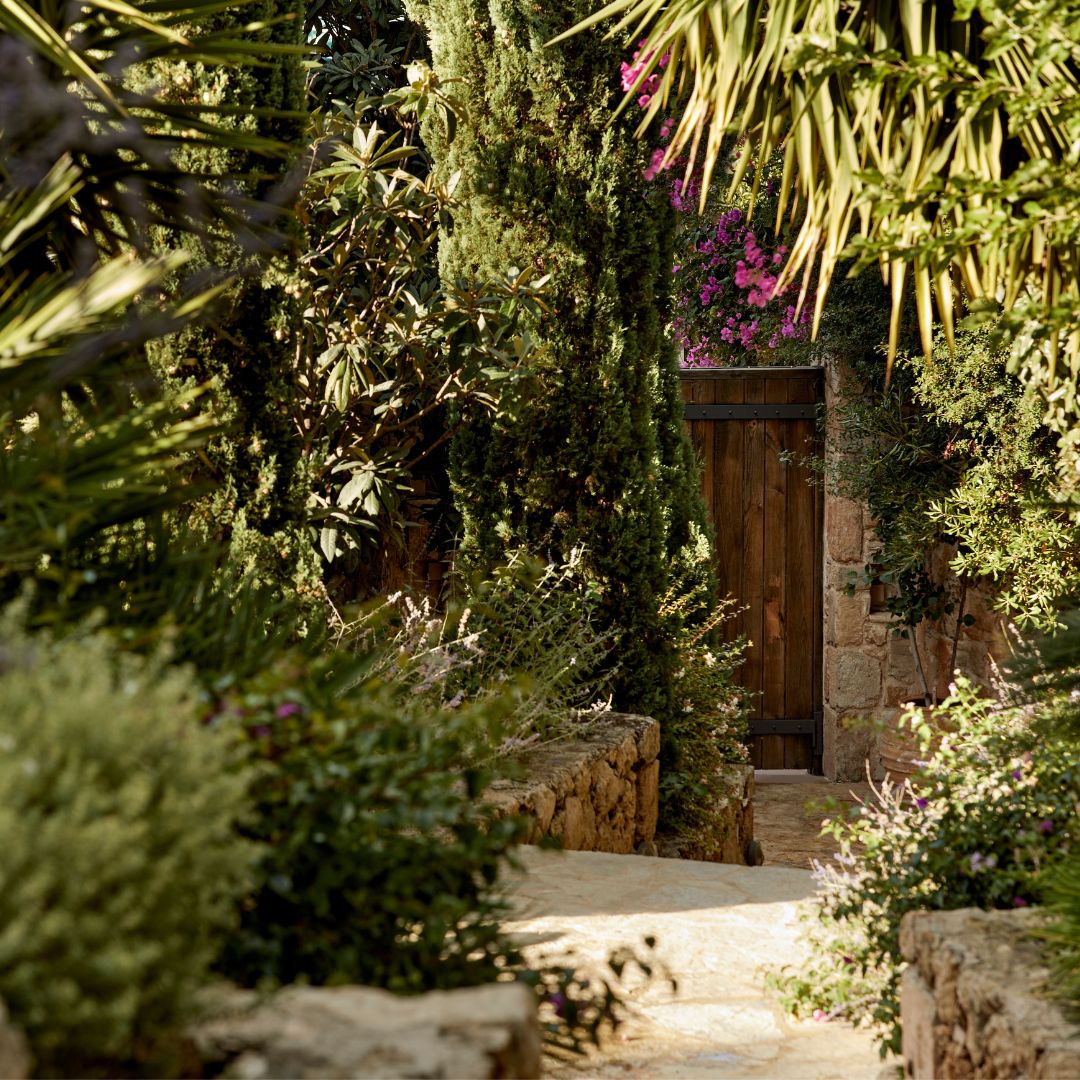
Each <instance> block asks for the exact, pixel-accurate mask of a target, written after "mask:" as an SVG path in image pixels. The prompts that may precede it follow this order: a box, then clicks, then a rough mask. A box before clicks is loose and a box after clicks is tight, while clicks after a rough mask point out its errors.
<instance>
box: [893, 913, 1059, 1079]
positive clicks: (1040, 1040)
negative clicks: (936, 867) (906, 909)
mask: <svg viewBox="0 0 1080 1080" xmlns="http://www.w3.org/2000/svg"><path fill="white" fill-rule="evenodd" d="M1041 918H1042V916H1041V915H1040V914H1039V913H1038V912H1037V911H1036V910H1033V909H1021V910H1019V911H982V910H979V909H978V908H962V909H961V910H959V911H934V912H913V913H912V914H909V915H905V916H904V920H903V922H902V923H901V924H900V948H901V950H902V952H903V955H904V959H905V960H906V961H907V962H908V964H909V966H908V967H907V968H906V969H905V971H904V975H903V982H902V985H901V993H900V1015H901V1020H902V1023H903V1029H904V1037H903V1055H904V1067H905V1071H906V1074H907V1075H908V1076H909V1077H913V1078H915V1080H950V1078H952V1077H1021V1076H1022V1077H1026V1078H1029V1080H1039V1078H1047V1080H1049V1078H1063V1077H1077V1076H1080V1027H1077V1026H1076V1025H1075V1024H1071V1023H1070V1022H1069V1021H1068V1020H1067V1019H1066V1017H1065V1015H1064V1013H1063V1012H1062V1010H1061V1009H1060V1008H1059V1007H1058V1006H1057V1005H1056V1004H1055V1003H1054V1002H1053V1000H1051V999H1049V997H1048V993H1047V989H1046V982H1047V978H1048V976H1049V974H1050V972H1049V969H1048V968H1047V966H1046V963H1045V961H1044V958H1043V954H1042V949H1041V947H1040V945H1039V944H1038V942H1037V941H1034V940H1032V939H1031V938H1030V937H1028V936H1027V935H1028V934H1030V932H1031V931H1032V930H1033V929H1034V928H1036V926H1037V925H1038V922H1039V920H1040V919H1041Z"/></svg>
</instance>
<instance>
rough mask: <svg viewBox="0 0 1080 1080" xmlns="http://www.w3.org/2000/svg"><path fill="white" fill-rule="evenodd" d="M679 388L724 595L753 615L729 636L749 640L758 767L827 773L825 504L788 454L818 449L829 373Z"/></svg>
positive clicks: (743, 676) (735, 376)
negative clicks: (823, 729)
mask: <svg viewBox="0 0 1080 1080" xmlns="http://www.w3.org/2000/svg"><path fill="white" fill-rule="evenodd" d="M682 388H683V399H684V402H685V412H686V421H687V426H688V428H689V431H690V437H691V439H692V440H693V443H694V447H695V449H696V450H697V454H698V458H699V460H700V462H701V467H702V493H703V495H704V497H705V502H706V505H707V507H708V510H709V517H710V520H711V521H712V523H713V527H714V529H715V533H716V548H715V550H716V575H717V579H718V581H719V591H720V595H721V596H725V595H728V594H730V595H732V596H734V597H735V598H736V599H737V600H738V601H739V604H740V607H743V608H745V610H743V611H742V612H741V613H740V614H739V615H738V616H737V617H736V618H735V619H733V620H731V621H730V622H729V623H728V625H727V635H728V639H729V640H734V639H735V638H736V637H739V636H745V638H746V639H747V640H748V641H749V642H750V645H749V646H748V648H747V652H746V659H745V661H744V663H743V665H742V667H741V668H740V671H739V680H740V682H741V683H742V685H743V686H745V687H746V689H747V690H748V691H749V692H750V706H751V712H750V735H751V740H750V741H751V755H752V759H753V763H754V766H755V767H756V768H759V769H808V770H810V771H811V772H820V771H821V750H822V747H821V701H822V694H821V691H822V687H821V667H822V665H821V635H822V596H821V587H822V581H821V576H822V512H823V499H822V493H821V488H820V486H818V485H815V484H812V483H810V482H809V481H810V480H811V474H810V473H809V471H808V470H807V469H806V468H805V466H803V465H801V464H799V463H798V461H797V460H796V461H791V462H788V463H785V461H784V455H785V454H786V453H790V454H792V455H794V457H795V458H796V459H799V458H803V457H805V456H806V455H807V454H809V453H811V452H813V451H814V450H815V449H816V447H817V422H816V415H817V408H818V404H819V402H820V401H821V400H822V392H823V378H822V370H821V369H820V368H719V369H716V370H709V369H705V370H696V371H685V372H683V376H682Z"/></svg>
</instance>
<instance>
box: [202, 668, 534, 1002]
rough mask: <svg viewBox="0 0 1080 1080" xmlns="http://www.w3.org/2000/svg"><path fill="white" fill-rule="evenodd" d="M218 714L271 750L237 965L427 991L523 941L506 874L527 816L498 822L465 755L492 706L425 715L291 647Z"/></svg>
mask: <svg viewBox="0 0 1080 1080" xmlns="http://www.w3.org/2000/svg"><path fill="white" fill-rule="evenodd" d="M335 668H336V672H335V671H334V669H335ZM350 668H351V670H350ZM216 723H217V724H219V725H222V726H225V727H227V728H234V727H236V726H239V728H240V730H241V732H242V738H243V741H244V744H245V746H246V748H247V750H248V752H249V753H250V755H251V757H252V758H254V759H255V760H257V761H264V762H267V763H270V764H272V768H271V769H268V770H266V771H265V772H262V773H260V774H259V778H258V780H257V781H256V783H255V786H254V788H253V789H252V797H253V801H254V803H255V806H256V809H257V818H256V820H255V822H254V824H253V825H252V827H251V832H252V835H253V836H254V837H255V838H256V839H258V840H260V841H264V842H266V844H267V845H268V846H267V849H266V853H265V855H264V857H263V859H262V862H261V864H260V866H259V885H258V887H257V889H256V891H255V892H254V894H253V895H252V897H251V898H250V899H249V901H248V902H247V903H246V905H245V907H244V911H243V915H242V921H241V927H240V932H239V933H238V934H237V935H236V936H235V937H233V938H231V939H230V940H229V942H228V944H227V947H226V949H225V952H224V955H223V958H222V968H223V970H224V972H225V973H226V974H227V975H229V976H230V977H232V978H235V979H237V980H238V981H239V982H242V983H245V984H248V985H253V984H257V983H260V982H264V981H271V982H282V983H287V982H293V981H296V980H305V981H310V982H313V983H319V984H323V983H329V984H334V983H349V982H358V983H365V984H369V985H373V986H383V987H387V988H388V989H391V990H395V991H398V992H416V991H421V990H427V989H432V988H436V987H439V988H451V987H455V986H464V985H472V984H475V983H480V982H486V981H490V980H492V979H494V978H495V977H496V975H498V973H499V972H500V971H501V970H503V969H504V967H505V964H506V958H507V957H508V956H515V955H516V953H514V951H513V950H512V949H511V948H510V946H509V944H508V942H507V941H506V939H505V938H504V936H503V933H502V930H501V926H500V923H499V914H500V912H501V907H500V904H499V901H498V897H497V894H496V883H497V880H498V876H499V872H500V870H501V868H502V867H503V866H504V865H505V862H506V858H507V856H508V854H509V852H510V851H511V849H512V847H513V845H514V843H515V842H516V840H517V837H518V833H519V825H518V823H517V822H514V821H502V822H495V821H493V820H492V819H491V812H490V810H489V808H485V807H484V806H482V805H480V804H479V803H478V801H477V797H478V796H479V794H480V792H481V791H482V790H483V788H484V787H485V786H486V783H487V780H488V776H487V774H486V773H485V772H483V771H482V770H478V769H474V768H469V767H464V768H459V765H460V763H461V762H462V761H463V760H468V759H469V758H471V757H475V756H476V753H475V748H476V746H478V745H490V743H491V741H492V740H494V739H495V738H496V737H497V736H496V732H495V730H494V728H495V725H496V723H497V714H496V711H495V708H494V707H493V706H492V705H491V704H486V705H481V706H473V707H463V708H461V709H459V710H456V711H453V712H443V713H436V714H434V715H430V714H429V713H428V704H427V703H426V702H424V701H422V700H420V699H418V698H417V697H416V696H414V695H410V694H409V693H408V691H407V689H406V687H405V686H403V685H399V686H394V685H392V684H390V683H388V682H385V681H383V680H380V679H378V678H372V677H365V675H364V674H363V671H362V662H359V663H358V662H357V661H351V662H349V661H348V658H346V657H344V656H342V655H338V656H334V657H329V658H327V659H324V660H322V661H319V662H318V663H316V664H308V663H306V662H305V661H303V660H300V659H297V660H296V661H295V662H294V663H290V662H289V661H287V660H283V661H281V662H280V663H279V664H278V665H277V667H276V668H274V669H272V670H270V671H268V672H266V673H265V675H264V676H263V677H262V679H261V680H260V681H259V682H257V683H255V684H252V685H250V686H249V687H248V688H246V689H245V690H244V691H242V692H241V691H237V692H235V693H233V694H231V695H229V696H228V697H227V698H226V699H225V700H224V701H222V702H221V711H220V715H219V717H218V719H217V721H216Z"/></svg>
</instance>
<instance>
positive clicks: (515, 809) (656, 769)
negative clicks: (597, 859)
mask: <svg viewBox="0 0 1080 1080" xmlns="http://www.w3.org/2000/svg"><path fill="white" fill-rule="evenodd" d="M659 755H660V725H659V724H658V723H657V722H656V721H655V720H653V719H651V718H649V717H646V716H630V715H628V714H625V713H609V714H607V715H606V716H605V717H604V718H603V719H600V720H597V721H596V722H594V723H592V724H591V725H590V726H589V727H588V728H587V729H586V730H585V732H584V734H583V735H582V737H581V738H580V739H576V740H574V741H572V742H557V743H549V744H547V745H545V746H541V747H538V748H537V749H535V750H532V751H530V752H528V753H526V754H524V755H523V756H522V758H521V763H522V766H523V768H524V772H525V777H526V778H525V779H524V780H520V781H512V780H499V781H496V782H495V783H494V784H492V786H491V787H490V788H489V789H488V790H487V792H486V793H485V795H484V799H485V801H486V802H488V803H490V804H492V805H493V806H495V807H496V808H497V809H498V810H499V811H500V813H501V814H503V815H505V816H510V815H520V816H523V817H525V818H527V819H528V820H529V822H530V828H529V834H528V837H527V840H528V842H529V843H536V842H537V841H539V840H541V839H543V838H544V837H556V838H558V839H560V840H561V841H562V845H563V847H564V848H566V849H568V850H570V851H610V852H615V853H618V854H624V855H625V854H629V853H630V852H632V851H634V850H635V849H636V848H637V847H639V846H640V845H642V844H646V845H647V844H651V843H652V839H653V836H654V835H655V834H656V817H657V812H658V809H659V797H660V787H659V783H660V762H659V760H658V758H659Z"/></svg>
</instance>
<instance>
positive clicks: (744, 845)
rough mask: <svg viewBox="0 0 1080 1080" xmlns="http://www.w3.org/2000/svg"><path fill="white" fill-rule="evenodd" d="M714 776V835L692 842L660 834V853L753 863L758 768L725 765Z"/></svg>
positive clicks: (677, 857) (668, 855)
mask: <svg viewBox="0 0 1080 1080" xmlns="http://www.w3.org/2000/svg"><path fill="white" fill-rule="evenodd" d="M713 779H714V783H713V789H712V802H713V805H714V806H715V808H716V809H715V814H714V822H715V826H714V829H713V833H712V836H711V837H710V838H709V840H708V842H707V843H704V844H691V843H689V842H688V841H686V840H683V839H682V838H681V837H674V836H662V837H658V838H657V846H658V853H659V854H660V855H662V856H663V857H664V858H668V859H697V860H701V861H704V862H715V863H735V864H741V865H746V864H749V863H750V862H751V859H750V854H749V844H750V841H751V840H753V839H754V767H753V766H752V765H725V766H724V767H723V768H722V769H721V770H720V771H719V772H718V773H717V774H716V776H715V777H714V778H713Z"/></svg>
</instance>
